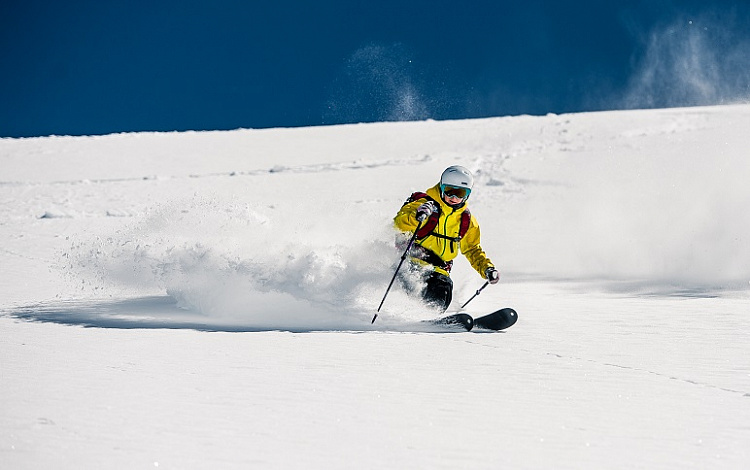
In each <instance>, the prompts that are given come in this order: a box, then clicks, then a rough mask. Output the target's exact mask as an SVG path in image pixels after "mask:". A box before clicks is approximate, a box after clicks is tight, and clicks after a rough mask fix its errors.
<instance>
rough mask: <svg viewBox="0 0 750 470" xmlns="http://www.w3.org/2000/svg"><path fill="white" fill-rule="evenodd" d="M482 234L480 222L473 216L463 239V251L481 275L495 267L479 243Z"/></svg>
mask: <svg viewBox="0 0 750 470" xmlns="http://www.w3.org/2000/svg"><path fill="white" fill-rule="evenodd" d="M480 238H481V234H480V231H479V224H478V223H477V222H476V219H475V218H474V217H473V216H472V218H471V224H470V225H469V229H468V230H467V231H466V235H464V237H463V238H462V239H461V253H463V254H464V256H466V259H467V260H468V261H469V264H471V266H472V267H473V268H474V269H475V270H476V272H478V273H479V275H480V276H482V277H484V276H485V271H486V270H487V268H489V267H494V265H493V264H492V261H490V259H489V258H488V257H487V255H486V254H485V252H484V250H483V249H482V247H481V246H480V245H479V241H480Z"/></svg>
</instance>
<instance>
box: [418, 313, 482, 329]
mask: <svg viewBox="0 0 750 470" xmlns="http://www.w3.org/2000/svg"><path fill="white" fill-rule="evenodd" d="M425 322H426V323H429V324H431V325H438V326H444V327H447V328H450V329H460V330H466V331H471V329H472V328H474V319H473V318H471V315H469V314H468V313H454V314H453V315H448V316H446V317H440V318H436V319H434V320H425Z"/></svg>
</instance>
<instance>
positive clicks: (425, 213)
mask: <svg viewBox="0 0 750 470" xmlns="http://www.w3.org/2000/svg"><path fill="white" fill-rule="evenodd" d="M433 212H435V206H434V205H433V204H432V201H427V202H425V203H424V204H422V205H421V206H419V207H417V221H419V222H423V221H424V220H426V219H427V218H428V217H429V216H431V215H432V213H433Z"/></svg>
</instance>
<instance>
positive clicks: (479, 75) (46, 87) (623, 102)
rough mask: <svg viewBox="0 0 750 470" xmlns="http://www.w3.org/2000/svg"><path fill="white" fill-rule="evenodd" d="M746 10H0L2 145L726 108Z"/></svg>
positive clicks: (735, 4) (223, 6) (651, 2)
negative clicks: (43, 139)
mask: <svg viewBox="0 0 750 470" xmlns="http://www.w3.org/2000/svg"><path fill="white" fill-rule="evenodd" d="M748 3H749V2H747V1H744V0H736V1H721V0H714V1H699V0H684V1H679V0H672V1H666V0H626V1H601V0H581V1H570V2H561V1H557V0H527V1H524V2H518V1H504V0H495V1H482V0H478V1H471V2H456V1H455V0H454V1H439V0H432V1H422V0H410V1H407V2H405V1H403V0H401V1H390V0H382V1H378V2H338V1H337V2H326V1H320V2H308V1H304V2H303V1H290V0H276V1H273V2H268V1H264V2H256V1H239V0H237V1H230V0H212V1H203V2H201V1H190V0H180V1H176V0H164V1H148V2H147V1H139V0H132V1H115V0H108V1H101V0H97V1H75V0H74V1H71V2H53V1H39V0H25V1H23V2H21V1H17V2H3V3H2V5H1V6H0V63H1V64H2V73H0V136H4V137H8V136H10V137H21V136H37V135H50V134H58V135H60V134H72V135H85V134H106V133H111V132H129V131H171V130H203V129H235V128H240V127H244V128H265V127H290V126H308V125H326V124H337V123H345V122H368V121H381V120H412V119H426V118H432V119H459V118H471V117H486V116H502V115H516V114H546V113H549V112H553V113H563V112H577V111H593V110H603V109H623V108H633V107H640V108H642V107H665V106H681V105H699V104H715V103H723V102H732V101H737V100H743V99H747V98H748V96H749V95H750V92H749V88H748V87H749V86H750V52H749V51H750V27H749V25H750V5H748ZM467 5H468V6H467Z"/></svg>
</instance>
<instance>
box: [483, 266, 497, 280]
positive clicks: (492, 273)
mask: <svg viewBox="0 0 750 470" xmlns="http://www.w3.org/2000/svg"><path fill="white" fill-rule="evenodd" d="M484 277H486V278H487V280H488V281H490V284H497V281H499V280H500V273H499V272H498V271H497V269H495V268H493V267H492V266H490V267H489V268H487V269H485V270H484Z"/></svg>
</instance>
